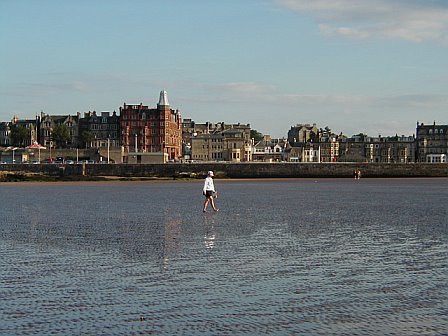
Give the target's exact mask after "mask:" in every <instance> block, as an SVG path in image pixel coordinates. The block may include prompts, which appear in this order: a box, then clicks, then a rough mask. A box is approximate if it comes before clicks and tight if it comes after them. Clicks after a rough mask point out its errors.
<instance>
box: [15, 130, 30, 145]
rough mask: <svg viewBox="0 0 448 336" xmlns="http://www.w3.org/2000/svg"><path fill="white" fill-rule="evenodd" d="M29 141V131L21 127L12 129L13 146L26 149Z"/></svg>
mask: <svg viewBox="0 0 448 336" xmlns="http://www.w3.org/2000/svg"><path fill="white" fill-rule="evenodd" d="M27 140H29V141H30V140H31V134H30V131H29V129H27V128H26V127H24V126H21V125H14V126H12V127H11V143H12V145H13V146H17V147H24V146H25V143H26V141H27Z"/></svg>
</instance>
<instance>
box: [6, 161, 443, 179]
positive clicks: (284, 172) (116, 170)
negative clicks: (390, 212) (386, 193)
mask: <svg viewBox="0 0 448 336" xmlns="http://www.w3.org/2000/svg"><path fill="white" fill-rule="evenodd" d="M209 170H213V171H214V172H215V175H216V177H217V178H319V177H332V178H348V177H353V173H354V171H355V170H360V171H361V174H362V177H363V178H372V177H448V164H446V163H440V164H437V163H431V164H430V163H393V164H383V163H290V162H281V163H255V162H249V163H221V162H219V163H218V162H216V163H215V162H213V163H165V164H65V165H63V164H60V165H58V164H40V165H33V164H1V165H0V174H3V175H5V174H13V175H20V174H22V175H26V174H27V175H36V176H37V177H38V176H39V175H41V176H58V177H65V178H76V177H90V178H94V177H109V178H110V177H122V178H203V177H204V176H205V175H206V173H207V171H209Z"/></svg>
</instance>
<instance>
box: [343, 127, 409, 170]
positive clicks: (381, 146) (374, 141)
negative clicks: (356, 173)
mask: <svg viewBox="0 0 448 336" xmlns="http://www.w3.org/2000/svg"><path fill="white" fill-rule="evenodd" d="M339 156H340V161H345V162H373V163H397V162H401V163H407V162H414V161H415V138H414V137H413V136H404V135H402V136H398V135H396V136H393V137H382V136H378V137H370V136H367V135H365V134H362V133H361V134H358V135H354V136H352V137H351V138H345V139H343V140H342V141H341V142H340V153H339Z"/></svg>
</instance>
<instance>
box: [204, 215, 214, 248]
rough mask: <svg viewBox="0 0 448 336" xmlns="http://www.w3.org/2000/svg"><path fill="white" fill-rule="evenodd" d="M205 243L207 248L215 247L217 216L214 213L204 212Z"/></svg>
mask: <svg viewBox="0 0 448 336" xmlns="http://www.w3.org/2000/svg"><path fill="white" fill-rule="evenodd" d="M204 228H205V235H204V245H205V248H206V249H209V250H211V249H213V248H214V247H215V244H216V230H215V218H214V216H213V214H211V216H210V215H209V214H204Z"/></svg>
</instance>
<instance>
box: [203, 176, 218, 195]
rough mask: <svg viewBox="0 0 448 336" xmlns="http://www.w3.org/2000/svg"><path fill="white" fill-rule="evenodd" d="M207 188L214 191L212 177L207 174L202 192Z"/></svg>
mask: <svg viewBox="0 0 448 336" xmlns="http://www.w3.org/2000/svg"><path fill="white" fill-rule="evenodd" d="M207 190H211V191H213V192H214V191H215V185H214V184H213V179H212V178H211V177H210V176H207V177H206V178H205V182H204V193H205V192H206V191H207Z"/></svg>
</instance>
